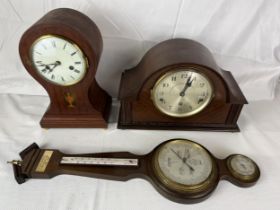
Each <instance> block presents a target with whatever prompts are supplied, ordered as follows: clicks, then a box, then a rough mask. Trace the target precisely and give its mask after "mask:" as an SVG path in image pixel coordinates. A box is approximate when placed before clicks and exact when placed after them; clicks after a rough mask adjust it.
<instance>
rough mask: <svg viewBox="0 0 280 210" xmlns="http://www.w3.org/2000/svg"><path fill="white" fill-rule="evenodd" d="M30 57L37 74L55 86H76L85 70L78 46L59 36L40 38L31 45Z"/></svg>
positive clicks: (85, 62)
mask: <svg viewBox="0 0 280 210" xmlns="http://www.w3.org/2000/svg"><path fill="white" fill-rule="evenodd" d="M30 55H31V58H32V62H33V66H34V68H35V69H36V70H37V72H38V74H39V75H40V76H42V77H43V78H44V79H46V80H47V81H50V82H52V83H55V84H57V85H63V86H68V85H73V84H76V83H78V82H79V81H80V80H81V79H83V77H84V76H85V73H86V70H87V59H86V57H85V55H84V53H83V52H82V50H81V49H80V48H79V47H78V45H76V44H75V43H73V42H72V41H70V40H68V39H65V38H62V37H59V36H55V35H45V36H42V37H40V38H39V39H37V40H36V41H35V42H34V44H33V45H32V47H31V49H30Z"/></svg>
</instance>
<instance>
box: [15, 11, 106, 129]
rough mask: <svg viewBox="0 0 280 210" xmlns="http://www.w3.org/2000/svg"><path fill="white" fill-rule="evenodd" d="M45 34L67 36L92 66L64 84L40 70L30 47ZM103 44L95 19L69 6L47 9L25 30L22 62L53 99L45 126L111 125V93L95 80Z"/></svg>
mask: <svg viewBox="0 0 280 210" xmlns="http://www.w3.org/2000/svg"><path fill="white" fill-rule="evenodd" d="M45 35H55V36H59V37H63V38H65V39H67V40H69V41H71V42H73V43H75V44H76V45H77V46H78V47H79V48H80V49H81V50H82V51H83V53H84V55H85V57H86V58H87V62H88V69H87V71H86V74H85V76H84V77H83V78H82V80H81V81H79V82H78V83H76V84H74V85H69V86H61V85H56V84H53V83H51V82H48V81H47V80H45V79H43V78H42V77H41V76H40V75H39V74H38V72H36V70H35V69H34V66H33V64H32V60H31V55H30V48H31V46H32V44H33V43H34V42H35V41H36V40H37V39H38V38H40V37H42V36H45ZM102 45H103V43H102V37H101V34H100V31H99V29H98V28H97V26H96V25H95V23H94V22H93V21H92V20H91V19H89V18H88V17H87V16H85V15H83V14H82V13H80V12H78V11H75V10H72V9H66V8H60V9H55V10H53V11H51V12H49V13H47V14H46V15H45V16H43V17H42V18H41V19H40V20H39V21H37V22H36V23H35V24H34V25H33V26H31V27H30V28H29V29H28V30H27V31H26V32H25V33H24V34H23V36H22V38H21V40H20V45H19V52H20V56H21V59H22V62H23V64H24V66H25V68H26V69H27V71H28V72H29V73H30V74H31V76H32V77H34V79H36V80H37V81H38V82H39V83H40V84H41V85H42V86H43V87H44V88H45V89H46V91H47V92H48V95H49V97H50V101H51V102H50V105H49V107H48V110H47V111H46V113H45V114H44V116H43V118H42V120H41V122H40V124H41V126H42V127H45V128H52V127H107V122H106V121H107V118H108V115H109V110H110V104H111V97H110V96H109V95H108V94H107V93H106V92H105V91H104V90H102V89H101V88H100V86H99V85H98V83H97V82H96V80H95V73H96V70H97V66H98V63H99V59H100V55H101V52H102Z"/></svg>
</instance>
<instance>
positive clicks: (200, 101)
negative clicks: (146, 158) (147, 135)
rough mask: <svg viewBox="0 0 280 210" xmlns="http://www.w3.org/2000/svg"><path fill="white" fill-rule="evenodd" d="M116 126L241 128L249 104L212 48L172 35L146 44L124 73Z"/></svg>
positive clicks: (129, 127)
mask: <svg viewBox="0 0 280 210" xmlns="http://www.w3.org/2000/svg"><path fill="white" fill-rule="evenodd" d="M119 98H120V101H121V108H120V114H119V121H118V127H119V128H122V129H171V130H173V129H176V130H219V131H239V128H238V125H237V120H238V117H239V114H240V112H241V109H242V107H243V105H244V104H246V103H247V101H246V98H245V97H244V95H243V94H242V92H241V90H240V88H239V86H238V84H237V82H236V81H235V80H234V78H233V76H232V74H231V73H230V72H229V71H225V70H223V69H221V68H220V67H219V66H218V65H217V64H216V62H215V60H214V58H213V55H212V54H211V52H210V51H209V50H208V49H207V48H206V47H205V46H203V45H202V44H200V43H198V42H195V41H193V40H188V39H171V40H167V41H164V42H162V43H159V44H158V45H156V46H154V47H153V48H152V49H150V50H149V51H148V52H147V53H146V54H145V55H144V57H143V58H142V60H141V61H140V63H139V64H138V65H137V66H135V67H134V68H132V69H129V70H126V71H125V72H124V73H123V74H122V78H121V83H120V91H119Z"/></svg>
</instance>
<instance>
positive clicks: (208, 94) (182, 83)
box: [152, 69, 213, 117]
mask: <svg viewBox="0 0 280 210" xmlns="http://www.w3.org/2000/svg"><path fill="white" fill-rule="evenodd" d="M212 96H213V89H212V86H211V84H210V81H209V80H208V78H207V77H206V76H204V75H202V74H200V73H199V72H195V71H193V70H189V69H184V70H179V71H172V72H168V73H167V74H165V75H163V76H162V77H161V78H160V79H159V80H158V82H157V83H156V84H155V86H154V88H153V90H152V99H153V101H154V104H155V106H156V108H158V109H159V111H161V112H163V113H164V114H166V115H169V116H173V117H187V116H191V115H194V114H196V113H198V112H200V111H202V110H203V109H204V108H205V107H206V106H207V105H208V104H209V103H210V101H211V98H212Z"/></svg>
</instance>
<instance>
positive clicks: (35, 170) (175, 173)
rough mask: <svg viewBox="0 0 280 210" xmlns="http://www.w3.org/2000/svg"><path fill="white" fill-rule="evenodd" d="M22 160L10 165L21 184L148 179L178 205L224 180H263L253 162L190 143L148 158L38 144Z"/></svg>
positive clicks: (168, 145)
mask: <svg viewBox="0 0 280 210" xmlns="http://www.w3.org/2000/svg"><path fill="white" fill-rule="evenodd" d="M20 156H21V158H22V160H14V161H11V162H10V163H12V164H13V168H14V175H15V178H16V180H17V182H18V183H19V184H21V183H23V182H25V180H26V179H28V178H52V177H54V176H57V175H60V174H71V175H79V176H88V177H95V178H104V179H112V180H119V181H125V180H128V179H130V178H144V179H147V180H148V181H150V182H151V184H152V185H153V186H154V187H155V188H156V189H157V190H158V192H159V193H161V194H162V195H163V196H165V197H166V198H168V199H170V200H172V201H175V202H180V203H195V202H200V201H202V200H204V199H206V198H207V197H208V196H209V195H210V194H211V193H212V192H213V191H214V189H215V188H216V186H217V184H218V182H219V180H221V179H226V180H229V181H230V182H232V183H234V184H235V185H238V186H240V187H249V186H251V185H253V184H255V183H256V181H257V180H258V179H259V176H260V170H259V168H258V166H257V165H256V163H255V162H254V161H253V160H251V159H250V158H248V157H246V156H244V155H240V154H234V155H230V156H229V157H227V158H226V159H223V160H221V159H217V158H216V157H214V156H213V155H212V154H211V153H210V152H209V151H208V150H207V149H205V148H204V147H203V146H202V145H200V144H198V143H195V142H193V141H190V140H186V139H171V140H169V141H166V142H164V143H162V144H160V145H159V146H157V147H156V148H155V149H154V150H153V151H152V152H150V153H148V154H146V155H134V154H131V153H128V152H115V153H99V154H83V155H82V154H75V155H73V154H72V155H69V154H64V153H61V152H60V151H58V150H53V149H40V148H39V147H38V146H37V145H36V144H35V143H34V144H32V145H31V146H29V147H28V148H26V149H25V150H24V151H23V152H21V153H20ZM128 193H130V192H128Z"/></svg>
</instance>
